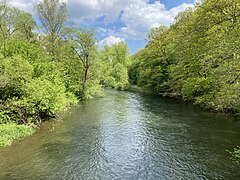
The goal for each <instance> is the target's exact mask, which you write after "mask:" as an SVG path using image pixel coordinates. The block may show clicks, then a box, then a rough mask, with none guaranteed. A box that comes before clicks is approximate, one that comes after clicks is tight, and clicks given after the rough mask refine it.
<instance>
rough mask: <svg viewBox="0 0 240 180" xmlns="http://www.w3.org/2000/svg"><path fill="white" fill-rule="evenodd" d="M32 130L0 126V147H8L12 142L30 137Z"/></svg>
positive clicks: (21, 126)
mask: <svg viewBox="0 0 240 180" xmlns="http://www.w3.org/2000/svg"><path fill="white" fill-rule="evenodd" d="M33 133H34V129H33V128H32V127H30V126H26V125H17V124H0V147H4V146H9V145H11V144H12V143H13V141H14V140H19V139H22V138H24V137H27V136H30V135H32V134H33Z"/></svg>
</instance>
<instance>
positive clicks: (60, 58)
mask: <svg viewBox="0 0 240 180" xmlns="http://www.w3.org/2000/svg"><path fill="white" fill-rule="evenodd" d="M35 9H36V13H37V15H38V18H39V22H40V25H39V26H37V24H36V22H35V21H34V19H33V17H32V15H31V14H29V13H26V12H23V11H21V10H19V9H17V8H14V7H11V6H9V5H8V3H7V1H5V0H1V1H0V124H1V125H0V137H1V138H0V146H6V145H10V144H11V142H13V140H14V139H20V138H23V137H25V136H27V135H30V134H32V133H33V132H34V130H33V128H32V127H33V126H34V125H37V124H39V123H40V122H42V121H43V120H47V119H49V118H52V117H56V114H57V112H59V111H61V110H63V109H64V108H66V107H67V106H69V105H71V104H76V103H77V102H78V101H79V100H82V99H89V98H92V97H93V96H95V95H101V94H102V92H101V88H102V86H110V87H113V88H116V89H121V90H124V89H126V88H127V87H128V84H129V83H128V70H127V69H128V66H129V61H128V52H129V50H128V46H127V44H126V43H124V42H121V43H118V44H116V45H114V46H112V47H104V48H103V49H102V50H98V48H97V45H96V38H95V32H94V30H92V29H90V30H89V29H81V28H73V27H70V26H66V24H67V23H66V19H67V10H66V4H65V3H60V2H59V1H58V0H53V1H48V0H44V1H42V2H41V3H39V4H36V5H35ZM37 32H41V33H37Z"/></svg>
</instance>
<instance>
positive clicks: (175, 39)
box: [129, 0, 240, 113]
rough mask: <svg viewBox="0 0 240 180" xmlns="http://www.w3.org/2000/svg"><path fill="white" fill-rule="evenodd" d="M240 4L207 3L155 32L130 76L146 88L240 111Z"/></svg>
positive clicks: (137, 56) (236, 0) (220, 0)
mask: <svg viewBox="0 0 240 180" xmlns="http://www.w3.org/2000/svg"><path fill="white" fill-rule="evenodd" d="M239 36H240V2H239V0H231V1H229V0H204V1H202V2H201V3H199V4H197V5H196V7H195V9H191V8H189V9H187V10H186V11H185V12H182V13H180V14H179V15H178V16H177V17H176V18H175V23H174V24H172V25H171V26H170V27H169V28H167V27H160V28H155V29H153V30H152V31H151V32H150V33H149V35H148V39H149V42H148V44H147V46H146V47H145V48H144V49H142V50H141V51H139V52H138V53H136V54H135V55H134V57H133V58H134V61H135V62H134V63H133V65H132V66H131V68H130V71H129V75H130V79H131V82H132V83H135V84H137V85H139V86H142V87H143V88H144V89H145V90H147V91H151V92H154V93H160V94H164V95H171V96H178V97H182V98H183V99H185V100H192V101H194V102H195V103H197V104H200V105H202V106H203V107H205V108H212V109H216V110H222V111H226V112H229V111H230V112H233V113H239V112H240V96H239V94H240V39H239V38H238V37H239Z"/></svg>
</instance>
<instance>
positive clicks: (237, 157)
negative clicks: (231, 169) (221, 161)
mask: <svg viewBox="0 0 240 180" xmlns="http://www.w3.org/2000/svg"><path fill="white" fill-rule="evenodd" d="M227 152H229V153H230V155H231V158H230V159H232V160H233V161H235V162H236V163H237V164H239V163H240V146H237V147H236V148H234V149H233V151H232V152H231V151H227Z"/></svg>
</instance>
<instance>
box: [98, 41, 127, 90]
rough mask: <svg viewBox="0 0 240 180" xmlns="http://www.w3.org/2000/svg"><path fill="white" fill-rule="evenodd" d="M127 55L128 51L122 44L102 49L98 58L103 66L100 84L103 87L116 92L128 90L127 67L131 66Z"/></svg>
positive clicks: (125, 45) (124, 44)
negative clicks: (114, 89)
mask: <svg viewBox="0 0 240 180" xmlns="http://www.w3.org/2000/svg"><path fill="white" fill-rule="evenodd" d="M128 54H129V49H128V46H127V44H126V43H124V42H119V43H117V44H114V45H113V46H111V47H109V46H105V47H104V48H103V50H102V51H101V54H100V58H101V61H102V64H103V68H102V76H101V82H102V84H103V85H104V86H107V87H111V88H116V89H118V90H126V89H128V87H129V81H128V80H129V78H128V67H129V66H130V64H131V62H130V59H129V57H128Z"/></svg>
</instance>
